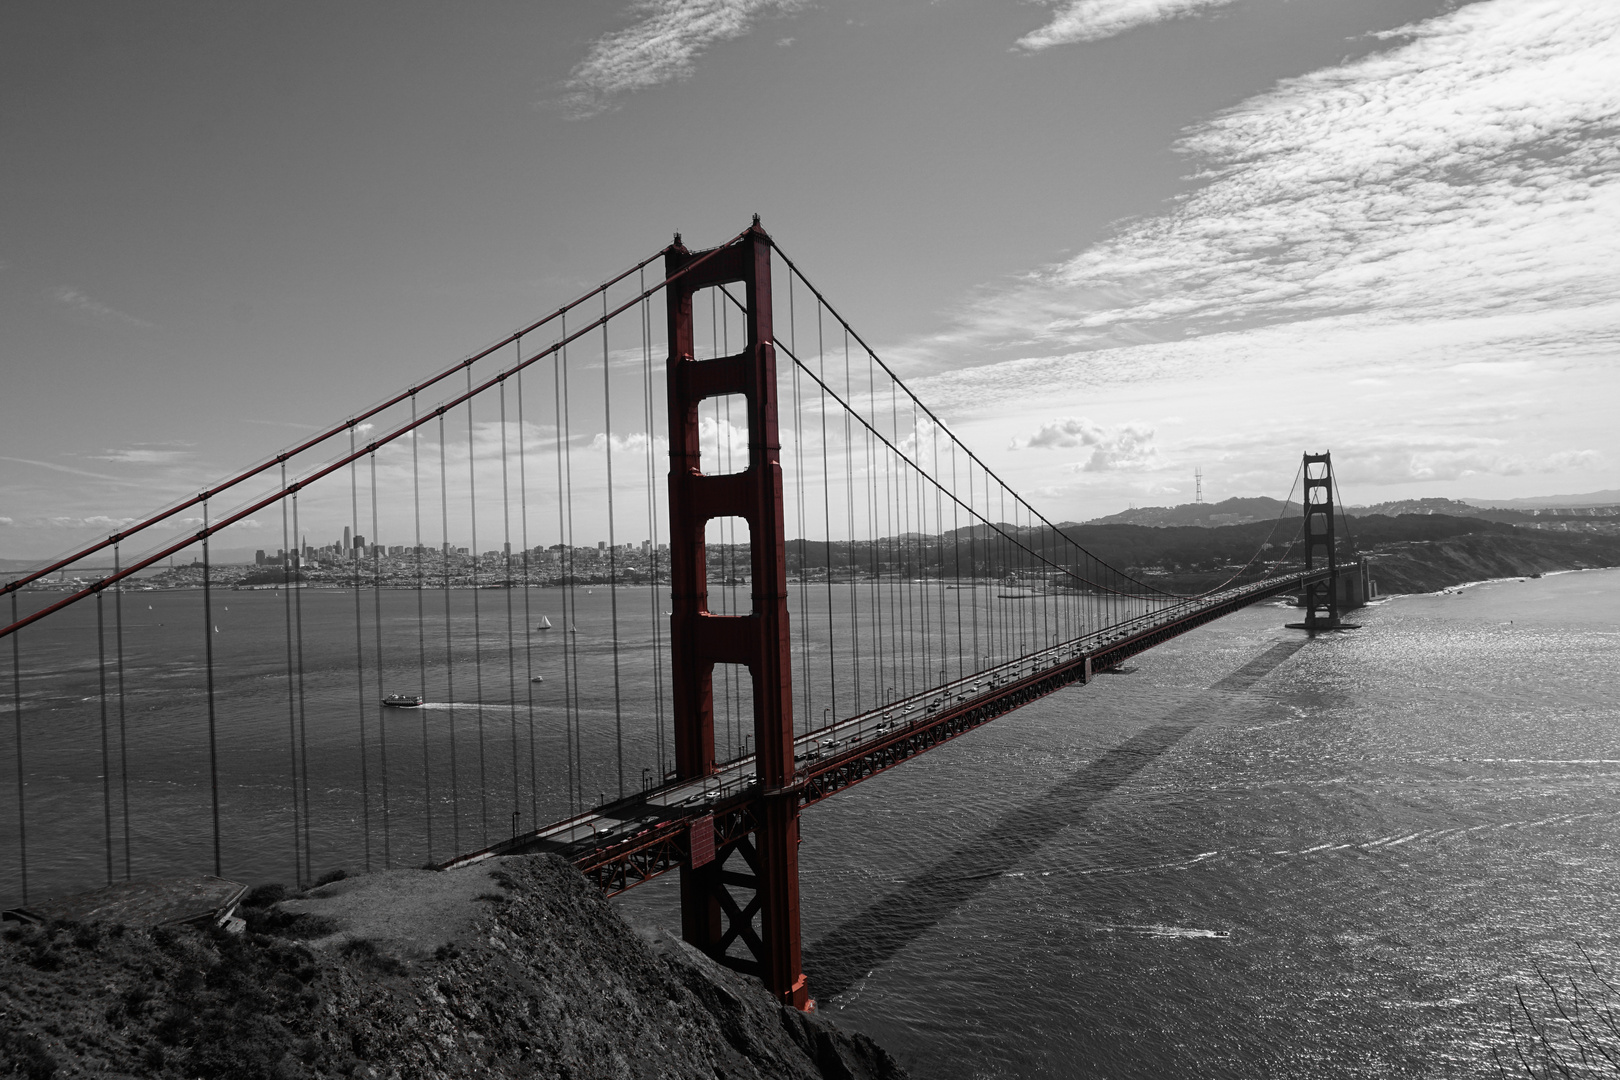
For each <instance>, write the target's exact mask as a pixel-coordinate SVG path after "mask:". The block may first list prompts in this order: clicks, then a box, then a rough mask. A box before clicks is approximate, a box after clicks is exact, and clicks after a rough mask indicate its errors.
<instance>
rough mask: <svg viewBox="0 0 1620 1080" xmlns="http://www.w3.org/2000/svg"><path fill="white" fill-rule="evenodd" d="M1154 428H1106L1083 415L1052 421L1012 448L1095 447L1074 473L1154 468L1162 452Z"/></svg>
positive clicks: (1139, 426) (1130, 425) (1076, 464)
mask: <svg viewBox="0 0 1620 1080" xmlns="http://www.w3.org/2000/svg"><path fill="white" fill-rule="evenodd" d="M1153 436H1154V429H1153V428H1150V427H1147V426H1146V425H1144V424H1121V425H1119V426H1118V427H1112V428H1105V427H1103V426H1102V425H1101V424H1098V423H1094V422H1093V421H1091V420H1089V419H1087V418H1086V417H1084V416H1065V417H1063V418H1062V419H1059V420H1049V421H1047V422H1046V423H1044V424H1042V425H1041V426H1040V427H1038V428H1036V429H1035V432H1034V434H1032V435H1030V436H1029V437H1028V438H1026V439H1014V440H1013V441H1012V443H1011V444H1010V445H1009V447H1008V449H1011V450H1030V449H1041V450H1067V449H1072V448H1074V447H1077V446H1089V447H1092V448H1093V449H1092V451H1091V457H1089V458H1087V459H1086V460H1085V461H1083V462H1077V463H1075V464H1074V465H1073V466H1072V467H1071V468H1072V470H1073V471H1075V472H1120V471H1139V470H1142V469H1150V468H1154V467H1155V466H1157V465H1158V464H1159V452H1158V450H1157V449H1156V448H1155V447H1154V445H1153Z"/></svg>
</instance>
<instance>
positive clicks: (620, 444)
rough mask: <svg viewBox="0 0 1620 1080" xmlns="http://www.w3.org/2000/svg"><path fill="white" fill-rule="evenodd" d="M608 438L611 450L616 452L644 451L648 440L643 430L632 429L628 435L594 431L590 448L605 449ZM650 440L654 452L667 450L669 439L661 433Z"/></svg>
mask: <svg viewBox="0 0 1620 1080" xmlns="http://www.w3.org/2000/svg"><path fill="white" fill-rule="evenodd" d="M610 439H611V440H612V443H613V452H614V453H616V454H621V453H625V452H628V451H631V450H636V451H645V450H646V449H647V444H648V442H649V439H648V435H647V433H646V432H645V431H632V432H630V433H629V434H628V435H607V434H604V433H602V432H600V431H599V432H597V433H596V436H595V438H593V439H591V449H592V450H606V449H607V446H608V441H609V440H610ZM650 441H651V443H652V447H653V450H654V451H655V452H658V451H666V452H667V451H668V449H669V440H667V439H665V438H664V437H663V436H661V435H660V436H657V437H655V438H652V439H651V440H650Z"/></svg>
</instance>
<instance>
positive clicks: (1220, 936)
mask: <svg viewBox="0 0 1620 1080" xmlns="http://www.w3.org/2000/svg"><path fill="white" fill-rule="evenodd" d="M1098 929H1100V930H1102V931H1104V932H1105V933H1112V934H1135V935H1136V936H1137V937H1156V938H1212V939H1214V940H1215V941H1228V940H1230V939H1231V937H1232V931H1230V930H1205V929H1202V928H1200V927H1196V926H1160V925H1158V924H1157V923H1152V924H1149V925H1146V926H1141V925H1136V924H1132V923H1122V924H1120V925H1118V926H1102V927H1098Z"/></svg>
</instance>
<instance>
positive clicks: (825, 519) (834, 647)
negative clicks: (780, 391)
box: [816, 301, 838, 720]
mask: <svg viewBox="0 0 1620 1080" xmlns="http://www.w3.org/2000/svg"><path fill="white" fill-rule="evenodd" d="M816 366H817V367H818V369H819V370H820V375H821V388H820V393H821V514H822V522H821V523H822V533H823V535H824V536H825V537H826V540H827V673H828V676H829V680H828V681H829V682H830V684H831V685H830V687H829V689H828V693H829V694H830V696H831V699H832V704H831V705H830V706H829V708H830V709H831V711H832V718H833V719H834V720H837V719H838V634H837V631H836V630H834V629H833V545H832V481H831V480H830V479H829V478H828V474H827V389H826V387H827V338H826V332H825V330H824V329H823V327H822V322H821V304H820V302H819V301H818V302H817V304H816Z"/></svg>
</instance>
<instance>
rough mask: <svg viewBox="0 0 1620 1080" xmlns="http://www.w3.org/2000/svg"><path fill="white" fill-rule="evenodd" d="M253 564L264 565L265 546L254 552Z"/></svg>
mask: <svg viewBox="0 0 1620 1080" xmlns="http://www.w3.org/2000/svg"><path fill="white" fill-rule="evenodd" d="M253 565H254V566H263V565H264V549H263V548H260V549H259V550H258V551H255V552H254V553H253Z"/></svg>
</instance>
